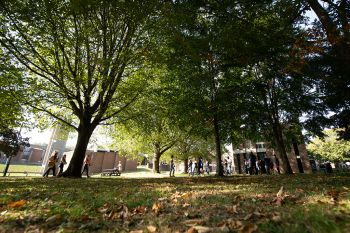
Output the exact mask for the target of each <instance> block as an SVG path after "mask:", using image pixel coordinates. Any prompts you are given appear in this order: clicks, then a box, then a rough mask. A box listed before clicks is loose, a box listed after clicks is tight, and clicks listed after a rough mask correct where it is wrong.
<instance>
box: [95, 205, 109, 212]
mask: <svg viewBox="0 0 350 233" xmlns="http://www.w3.org/2000/svg"><path fill="white" fill-rule="evenodd" d="M107 210H108V207H106V206H102V207H100V208H97V212H99V213H106V212H107Z"/></svg>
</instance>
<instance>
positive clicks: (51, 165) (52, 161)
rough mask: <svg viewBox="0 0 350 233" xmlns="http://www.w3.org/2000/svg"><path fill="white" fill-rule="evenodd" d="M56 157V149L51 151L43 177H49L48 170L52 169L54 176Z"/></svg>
mask: <svg viewBox="0 0 350 233" xmlns="http://www.w3.org/2000/svg"><path fill="white" fill-rule="evenodd" d="M57 158H58V151H53V152H52V154H51V156H50V158H49V162H48V164H47V167H48V168H47V170H46V172H45V173H44V175H43V177H49V172H50V171H51V170H52V175H53V176H56V162H57Z"/></svg>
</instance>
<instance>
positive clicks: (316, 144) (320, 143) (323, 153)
mask: <svg viewBox="0 0 350 233" xmlns="http://www.w3.org/2000/svg"><path fill="white" fill-rule="evenodd" d="M337 131H339V129H337V130H335V129H328V130H325V131H324V134H325V137H324V138H319V137H316V138H315V139H313V140H311V142H309V144H308V145H307V150H308V152H310V154H311V155H314V156H315V157H317V158H319V159H321V160H323V161H332V162H339V161H346V160H349V159H350V141H346V140H343V139H340V140H338V135H337Z"/></svg>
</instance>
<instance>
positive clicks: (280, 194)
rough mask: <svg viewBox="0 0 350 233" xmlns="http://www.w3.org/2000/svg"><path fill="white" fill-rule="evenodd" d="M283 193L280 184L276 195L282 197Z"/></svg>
mask: <svg viewBox="0 0 350 233" xmlns="http://www.w3.org/2000/svg"><path fill="white" fill-rule="evenodd" d="M282 195H283V186H281V188H280V190H279V191H278V192H277V194H276V197H282Z"/></svg>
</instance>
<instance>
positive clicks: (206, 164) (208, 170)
mask: <svg viewBox="0 0 350 233" xmlns="http://www.w3.org/2000/svg"><path fill="white" fill-rule="evenodd" d="M204 169H205V172H206V173H207V175H209V172H210V167H209V161H208V160H206V161H205V164H204Z"/></svg>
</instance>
